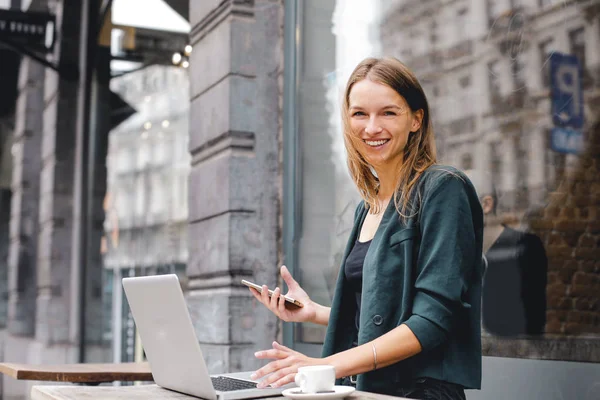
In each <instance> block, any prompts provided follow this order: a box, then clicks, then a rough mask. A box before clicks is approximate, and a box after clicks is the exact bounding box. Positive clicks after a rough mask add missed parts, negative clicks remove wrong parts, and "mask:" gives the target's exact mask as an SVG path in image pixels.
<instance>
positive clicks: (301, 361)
mask: <svg viewBox="0 0 600 400" xmlns="http://www.w3.org/2000/svg"><path fill="white" fill-rule="evenodd" d="M254 356H255V357H256V358H261V359H272V360H275V361H271V362H270V363H268V364H267V365H265V366H264V367H262V368H261V369H259V370H258V371H256V372H255V373H254V374H252V376H251V377H250V378H252V379H260V378H262V377H263V376H265V375H268V374H271V375H269V376H267V377H266V378H265V379H263V380H262V381H260V382H259V383H258V385H257V386H258V388H265V387H267V386H269V385H271V387H274V388H276V387H280V386H283V385H286V384H288V383H290V382H294V378H295V376H296V372H298V368H299V367H304V366H307V365H322V364H325V362H324V361H323V360H322V359H320V358H311V357H307V356H305V355H304V354H302V353H298V352H297V351H294V350H292V349H290V348H287V347H285V346H283V345H280V344H279V343H277V342H273V348H272V349H269V350H262V351H257V352H256V353H254Z"/></svg>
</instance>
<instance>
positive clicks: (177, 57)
mask: <svg viewBox="0 0 600 400" xmlns="http://www.w3.org/2000/svg"><path fill="white" fill-rule="evenodd" d="M182 58H183V57H182V56H181V53H179V52H176V53H173V57H171V61H172V62H173V64H175V65H179V63H180V62H181V60H182Z"/></svg>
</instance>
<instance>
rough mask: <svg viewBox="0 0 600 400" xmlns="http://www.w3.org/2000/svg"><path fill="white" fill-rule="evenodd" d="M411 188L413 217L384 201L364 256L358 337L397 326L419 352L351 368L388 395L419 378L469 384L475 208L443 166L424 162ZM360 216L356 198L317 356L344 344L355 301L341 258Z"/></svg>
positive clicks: (477, 345) (474, 371)
mask: <svg viewBox="0 0 600 400" xmlns="http://www.w3.org/2000/svg"><path fill="white" fill-rule="evenodd" d="M417 185H418V187H417V192H415V193H420V196H421V202H420V206H419V212H418V214H417V215H416V216H415V217H413V218H410V219H409V220H408V222H407V223H404V222H403V221H402V220H401V219H400V218H399V215H398V213H397V211H396V208H395V206H394V202H393V200H392V201H390V203H389V205H388V207H387V209H386V210H385V212H384V215H383V218H382V220H381V223H380V225H379V228H378V229H377V232H376V234H375V237H374V238H373V241H372V242H371V245H370V247H369V251H368V252H367V255H366V257H365V262H364V267H363V287H362V303H361V310H360V329H359V335H358V343H359V344H363V343H367V342H369V341H371V340H373V339H375V338H377V337H379V336H381V335H383V334H385V333H387V332H389V331H390V330H392V329H394V328H396V327H397V326H399V325H400V324H405V325H407V326H408V327H409V328H410V329H411V331H412V332H413V333H414V334H415V336H416V337H417V339H418V340H419V342H420V343H421V346H422V348H423V351H422V352H421V353H419V354H417V355H415V356H413V357H410V358H408V359H406V360H403V361H400V362H398V363H396V364H393V365H390V366H388V367H385V368H380V369H378V370H375V371H370V372H366V373H364V374H360V375H359V376H358V382H357V388H358V389H359V390H366V391H371V392H376V393H387V394H394V389H395V388H396V387H398V386H400V385H402V384H404V383H408V382H410V381H411V380H414V379H416V378H423V377H429V378H435V379H440V380H444V381H447V382H452V383H456V384H460V385H462V386H464V387H465V388H474V389H479V388H480V387H481V315H480V309H481V276H482V269H483V263H482V241H483V213H482V210H481V204H480V203H479V199H478V197H477V194H476V192H475V189H474V188H473V185H472V184H471V182H470V181H469V179H468V178H467V177H466V176H465V175H464V174H463V173H462V172H460V171H458V170H457V169H455V168H452V167H447V166H433V167H430V168H429V169H428V170H427V171H425V173H424V174H423V175H422V177H421V178H420V180H419V182H418V183H417ZM366 215H367V209H366V208H365V206H364V203H363V202H361V204H359V205H358V207H357V210H356V213H355V219H354V228H353V229H352V233H351V234H350V238H349V239H348V245H347V246H346V251H345V255H344V258H343V261H342V266H341V269H340V272H339V275H338V279H337V284H336V289H335V293H334V297H333V303H332V306H331V315H330V317H329V324H328V327H327V334H326V336H325V342H324V344H323V356H324V357H326V356H329V355H331V354H334V353H339V352H341V351H344V350H347V349H349V348H350V347H351V345H352V339H353V335H352V332H353V330H354V329H355V328H354V317H355V313H356V305H355V300H354V294H353V293H352V291H351V289H350V287H349V285H347V284H346V280H345V275H344V265H343V264H344V263H345V260H346V258H347V257H348V254H349V252H350V250H351V249H352V246H353V244H354V242H355V241H356V239H357V237H358V234H359V232H360V227H361V226H362V223H363V221H364V219H365V216H366ZM338 384H339V381H338Z"/></svg>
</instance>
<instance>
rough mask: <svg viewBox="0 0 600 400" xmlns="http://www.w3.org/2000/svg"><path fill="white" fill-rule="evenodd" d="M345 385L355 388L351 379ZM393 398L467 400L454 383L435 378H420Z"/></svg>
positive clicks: (406, 385) (407, 385)
mask: <svg viewBox="0 0 600 400" xmlns="http://www.w3.org/2000/svg"><path fill="white" fill-rule="evenodd" d="M342 383H343V384H344V385H347V386H353V384H352V383H351V382H350V378H344V380H343V382H342ZM388 394H390V395H393V396H398V397H406V398H407V399H421V400H466V397H465V390H464V389H463V387H462V386H460V385H456V384H454V383H449V382H444V381H440V380H438V379H433V378H419V379H416V380H415V381H413V382H411V383H409V384H405V385H402V386H400V387H397V388H396V390H395V392H394V393H388Z"/></svg>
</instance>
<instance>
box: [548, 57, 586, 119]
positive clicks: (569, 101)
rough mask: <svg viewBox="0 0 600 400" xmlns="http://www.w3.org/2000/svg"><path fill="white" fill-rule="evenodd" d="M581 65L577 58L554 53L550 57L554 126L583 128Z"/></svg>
mask: <svg viewBox="0 0 600 400" xmlns="http://www.w3.org/2000/svg"><path fill="white" fill-rule="evenodd" d="M581 79H582V72H581V64H580V63H579V60H578V59H577V57H576V56H574V55H570V54H561V53H556V52H555V53H553V54H552V55H551V56H550V90H551V93H552V121H553V122H554V125H557V126H562V127H571V128H575V129H581V128H582V127H583V88H582V85H581Z"/></svg>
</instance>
